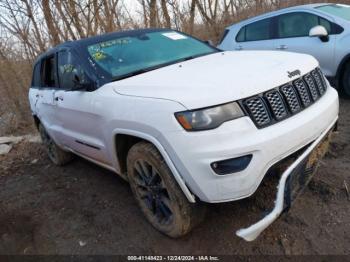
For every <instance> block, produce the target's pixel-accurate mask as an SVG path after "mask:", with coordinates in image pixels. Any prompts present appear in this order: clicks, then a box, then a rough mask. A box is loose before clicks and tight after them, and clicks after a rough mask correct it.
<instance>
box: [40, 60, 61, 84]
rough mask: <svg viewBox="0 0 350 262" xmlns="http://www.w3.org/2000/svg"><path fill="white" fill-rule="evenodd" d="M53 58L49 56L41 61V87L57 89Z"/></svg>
mask: <svg viewBox="0 0 350 262" xmlns="http://www.w3.org/2000/svg"><path fill="white" fill-rule="evenodd" d="M55 61H56V60H55V56H50V57H48V58H46V59H45V60H43V64H42V70H41V76H42V77H41V80H42V86H43V87H57V83H56V65H55Z"/></svg>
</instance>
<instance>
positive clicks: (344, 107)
mask: <svg viewBox="0 0 350 262" xmlns="http://www.w3.org/2000/svg"><path fill="white" fill-rule="evenodd" d="M349 139H350V100H344V99H342V100H341V114H340V125H339V133H338V135H337V136H335V138H334V142H333V144H332V146H331V150H330V153H328V154H327V156H326V158H325V159H324V160H323V161H322V164H321V166H320V168H319V170H318V172H317V174H316V175H315V177H314V179H313V181H312V182H311V183H310V185H309V186H308V188H306V190H305V191H304V193H303V195H301V196H300V197H299V199H298V200H297V201H296V202H295V203H294V206H293V207H292V208H291V210H290V211H289V212H288V213H287V214H284V215H283V216H281V217H280V219H279V220H278V221H276V222H275V223H274V224H273V225H272V226H271V227H269V228H268V229H267V230H266V231H265V232H264V233H263V234H262V235H261V236H260V237H259V238H258V239H257V240H256V241H254V242H250V243H248V242H245V241H243V240H241V239H239V238H238V237H236V236H235V234H234V232H235V231H236V230H237V229H238V228H240V227H245V226H247V225H249V223H252V222H254V221H256V219H258V216H257V214H261V212H262V211H264V210H263V207H262V206H263V205H261V202H262V200H263V198H261V197H259V196H261V195H263V194H270V191H269V190H268V187H267V188H265V187H263V188H261V189H259V192H257V194H255V195H254V196H253V197H251V198H249V199H245V200H241V201H237V202H232V203H225V204H216V205H209V206H208V214H207V217H206V219H205V220H204V222H203V223H202V224H201V225H200V226H199V227H197V228H196V229H195V230H193V232H191V234H189V235H188V236H186V237H184V238H181V239H177V240H174V239H170V238H168V237H165V236H164V235H162V234H160V233H158V232H157V231H156V230H154V229H153V228H152V227H151V226H150V225H149V224H148V223H147V222H146V220H145V219H144V218H143V216H142V214H141V212H140V211H139V209H138V207H137V205H136V202H135V201H134V199H133V197H132V195H131V191H130V189H129V186H128V184H127V183H126V182H124V181H123V180H122V179H121V178H119V177H118V176H116V175H114V174H113V173H111V172H109V171H106V170H104V169H102V168H100V167H97V166H95V165H93V164H91V163H89V162H87V161H85V160H82V159H80V158H77V159H76V160H74V161H73V162H72V163H71V164H70V165H68V166H65V167H56V166H54V165H52V164H51V163H50V161H49V159H48V158H47V157H46V155H45V153H44V151H43V149H42V146H41V145H40V144H35V143H26V142H22V143H20V144H17V145H15V146H14V148H13V149H12V150H11V152H10V153H9V154H8V155H6V156H0V186H1V190H0V254H132V255H135V254H201V255H202V254H213V255H223V254H347V255H350V198H349V196H348V195H347V193H346V190H345V185H344V184H345V183H347V185H348V187H349V189H350V173H349V169H350V147H349ZM264 190H265V192H264Z"/></svg>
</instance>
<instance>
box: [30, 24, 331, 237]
mask: <svg viewBox="0 0 350 262" xmlns="http://www.w3.org/2000/svg"><path fill="white" fill-rule="evenodd" d="M33 71H34V72H33V80H32V85H31V88H30V91H29V99H30V105H31V110H32V113H33V116H34V120H35V123H36V125H37V126H38V128H39V130H40V133H41V136H42V139H43V142H44V144H45V145H46V148H47V151H48V155H49V157H50V158H51V160H52V161H53V162H54V163H55V164H58V165H62V164H65V163H67V162H68V161H69V160H70V159H71V157H72V154H71V153H74V154H77V155H79V156H82V157H84V158H86V159H88V160H90V161H92V162H94V163H96V164H99V165H100V166H103V167H105V168H108V169H110V170H112V171H114V172H115V173H117V174H119V175H120V176H121V177H123V178H125V179H126V180H128V181H129V183H130V185H131V189H132V191H133V194H134V195H135V198H136V200H137V202H138V204H139V206H140V208H141V210H142V212H143V213H144V215H145V216H146V218H147V219H148V221H149V222H150V223H151V224H152V225H153V226H154V227H155V228H157V229H158V230H160V231H161V232H163V233H165V234H167V235H169V236H171V237H179V236H182V235H184V234H186V233H187V232H189V231H190V230H191V228H193V226H194V225H195V224H196V223H197V222H198V221H199V220H200V219H199V218H200V217H201V216H203V214H202V212H203V205H201V203H202V202H209V203H216V202H225V201H233V200H238V199H241V198H246V197H249V196H250V195H252V194H253V193H254V192H255V191H256V190H257V188H258V186H259V184H260V183H261V181H262V179H263V178H264V176H265V174H266V173H267V172H268V170H269V169H270V168H272V167H275V166H276V165H280V164H281V165H282V164H283V163H285V162H286V161H287V162H288V163H290V165H289V166H288V165H287V166H288V168H287V169H286V170H284V171H282V172H281V173H282V174H281V177H280V178H279V185H278V189H276V192H277V193H276V201H275V207H274V209H273V210H272V212H271V213H270V214H269V215H267V216H266V217H265V218H264V219H262V220H260V221H259V222H258V223H256V224H254V225H252V226H250V227H249V228H246V229H241V230H239V231H237V234H238V235H239V236H241V237H243V238H244V239H246V240H253V239H255V238H256V237H257V236H258V235H259V234H260V232H262V231H263V230H264V229H265V228H266V227H267V226H268V225H269V224H271V223H272V222H273V221H274V220H275V219H276V218H277V217H278V216H279V215H280V214H281V213H282V211H283V210H286V209H287V208H288V207H289V206H290V204H291V202H292V201H293V200H294V199H295V197H296V196H297V195H298V193H299V192H300V191H301V189H302V188H303V187H304V186H305V185H306V184H307V183H308V182H309V180H310V178H311V176H312V174H313V173H314V170H315V167H316V164H317V161H316V160H317V159H318V158H319V157H321V156H322V155H323V154H324V153H325V148H326V146H323V145H326V144H327V141H328V140H329V139H328V138H329V134H330V133H331V131H332V130H333V128H334V126H335V125H336V121H337V118H338V95H337V92H336V91H335V90H334V89H333V88H332V87H331V86H329V83H328V82H327V80H326V79H325V78H324V76H323V74H322V73H321V71H320V70H319V68H318V63H317V61H316V60H315V59H314V58H312V57H311V56H308V55H300V54H291V53H280V52H273V51H260V52H259V51H250V52H222V51H220V50H218V49H216V48H214V47H211V46H208V45H206V44H205V43H203V42H201V41H199V40H197V39H194V38H192V37H190V36H188V35H185V34H183V33H180V32H176V31H171V30H164V29H159V30H158V29H156V30H155V29H153V30H151V29H150V30H137V31H126V32H119V33H112V34H107V35H103V36H98V37H93V38H87V39H83V40H79V41H75V42H67V43H64V44H62V45H59V46H57V47H55V48H53V49H51V50H50V51H48V52H46V53H45V54H43V55H41V56H40V57H39V58H38V59H37V61H36V63H35V65H34V70H33ZM271 194H275V192H271Z"/></svg>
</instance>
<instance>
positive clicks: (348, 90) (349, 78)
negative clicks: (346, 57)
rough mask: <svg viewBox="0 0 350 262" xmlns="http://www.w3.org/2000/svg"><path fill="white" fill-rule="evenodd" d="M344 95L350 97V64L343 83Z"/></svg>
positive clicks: (347, 66)
mask: <svg viewBox="0 0 350 262" xmlns="http://www.w3.org/2000/svg"><path fill="white" fill-rule="evenodd" d="M341 84H342V87H343V91H344V93H345V94H346V95H347V96H348V97H350V63H348V64H347V65H346V67H345V70H344V73H343V76H342V81H341Z"/></svg>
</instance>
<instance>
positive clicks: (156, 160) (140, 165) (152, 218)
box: [127, 142, 205, 238]
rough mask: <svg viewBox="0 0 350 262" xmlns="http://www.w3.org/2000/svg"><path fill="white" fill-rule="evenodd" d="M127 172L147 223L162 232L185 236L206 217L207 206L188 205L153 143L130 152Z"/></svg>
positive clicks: (136, 146) (198, 204)
mask: <svg viewBox="0 0 350 262" xmlns="http://www.w3.org/2000/svg"><path fill="white" fill-rule="evenodd" d="M127 169H128V178H129V182H130V186H131V189H132V191H133V194H134V196H135V198H136V201H137V202H138V205H139V206H140V208H141V210H142V212H143V213H144V215H145V216H146V218H147V220H148V221H149V222H150V223H151V224H152V225H153V226H154V227H155V228H156V229H158V230H159V231H161V232H162V233H164V234H166V235H168V236H170V237H174V238H175V237H180V236H183V235H185V234H186V233H188V232H189V231H191V229H192V228H193V227H194V226H196V225H197V224H198V223H199V222H200V221H201V220H202V219H203V218H204V215H205V207H204V205H203V204H202V203H196V204H192V203H190V202H188V200H187V198H186V197H185V195H184V194H183V193H182V191H181V189H180V187H179V186H178V184H177V182H176V181H175V179H174V178H173V175H172V173H171V171H170V169H169V168H168V166H167V164H166V163H165V161H164V159H163V158H162V156H161V155H160V153H159V152H158V150H157V149H156V148H155V147H154V146H153V145H152V144H150V143H147V142H139V143H137V144H135V145H134V146H133V147H132V148H131V149H130V151H129V153H128V157H127Z"/></svg>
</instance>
